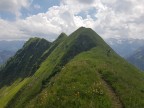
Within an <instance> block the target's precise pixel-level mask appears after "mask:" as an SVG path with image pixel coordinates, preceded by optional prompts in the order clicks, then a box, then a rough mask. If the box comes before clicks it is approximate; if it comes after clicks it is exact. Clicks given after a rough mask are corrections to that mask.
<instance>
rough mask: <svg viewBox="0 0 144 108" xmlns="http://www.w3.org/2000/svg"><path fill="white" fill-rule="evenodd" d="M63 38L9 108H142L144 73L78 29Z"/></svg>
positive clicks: (92, 34) (88, 31) (91, 33)
mask: <svg viewBox="0 0 144 108" xmlns="http://www.w3.org/2000/svg"><path fill="white" fill-rule="evenodd" d="M62 35H64V34H62ZM61 39H62V40H61V41H60V42H58V41H55V42H54V43H55V44H54V43H52V45H51V47H50V48H49V49H48V50H47V51H45V53H44V54H43V55H42V56H41V57H42V58H43V57H44V58H45V60H44V62H42V64H41V65H40V67H39V69H38V70H37V71H36V72H35V73H34V75H32V76H31V77H30V78H29V79H28V80H27V81H26V83H25V85H24V86H23V87H22V88H21V89H20V90H19V91H18V92H17V93H16V95H14V96H13V97H12V99H11V100H10V102H8V104H7V108H46V107H48V108H57V107H59V108H67V107H69V108H79V107H82V108H85V107H86V108H87V107H92V108H93V107H94V108H123V107H125V108H143V106H144V101H143V98H144V85H143V83H144V74H143V73H141V72H140V71H139V70H138V69H136V68H135V67H133V66H132V65H130V64H128V63H127V62H126V61H125V60H124V59H122V58H121V57H120V56H118V55H117V54H116V53H115V52H114V51H113V50H112V49H111V48H110V47H109V46H108V45H107V44H106V43H105V42H104V41H103V40H102V39H101V38H100V37H99V36H98V34H96V33H95V32H94V31H93V30H92V29H90V28H84V27H81V28H79V29H78V30H76V31H75V32H74V33H72V34H71V35H70V36H69V37H66V36H65V35H64V38H61ZM57 42H58V44H56V43H57ZM46 56H47V57H46ZM41 57H40V58H41Z"/></svg>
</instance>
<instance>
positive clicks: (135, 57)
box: [127, 47, 144, 70]
mask: <svg viewBox="0 0 144 108" xmlns="http://www.w3.org/2000/svg"><path fill="white" fill-rule="evenodd" d="M127 60H128V61H129V62H130V63H132V64H133V65H135V66H136V67H138V68H139V69H141V70H144V47H141V48H139V49H138V50H136V51H135V52H134V53H133V54H132V55H131V56H129V57H128V58H127Z"/></svg>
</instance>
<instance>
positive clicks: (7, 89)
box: [0, 33, 67, 108]
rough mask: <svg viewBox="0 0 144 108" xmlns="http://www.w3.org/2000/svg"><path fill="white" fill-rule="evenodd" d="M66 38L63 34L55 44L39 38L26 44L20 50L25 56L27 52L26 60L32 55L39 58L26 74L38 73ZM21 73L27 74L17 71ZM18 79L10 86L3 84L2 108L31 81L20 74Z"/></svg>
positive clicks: (0, 102) (0, 97) (0, 101)
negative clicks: (37, 70) (44, 61)
mask: <svg viewBox="0 0 144 108" xmlns="http://www.w3.org/2000/svg"><path fill="white" fill-rule="evenodd" d="M66 37H67V36H66V34H64V33H62V34H61V35H60V36H59V37H58V39H56V40H55V41H54V42H53V43H49V42H47V41H46V40H44V39H39V38H31V39H30V40H29V41H28V42H26V44H25V45H24V47H23V48H22V49H21V50H20V51H21V53H23V54H24V52H25V54H26V55H27V56H26V57H27V58H25V59H28V57H29V58H31V56H32V55H33V56H37V57H36V58H35V59H34V62H35V63H32V64H30V65H29V66H31V70H29V71H26V72H27V73H31V72H33V73H34V72H35V71H36V69H38V68H39V66H40V64H41V63H42V62H43V60H45V59H46V58H47V56H48V54H50V53H51V52H52V50H53V49H54V47H56V46H57V45H59V44H60V43H61V42H62V41H63V40H64V39H65V38H66ZM33 48H34V49H33ZM32 49H33V50H32ZM31 51H32V52H31ZM39 51H41V52H39ZM18 52H19V51H18ZM18 52H17V53H18ZM37 52H38V53H37ZM18 54H19V53H18ZM19 55H20V54H19ZM45 55H47V56H45ZM17 57H18V56H17V54H16V55H15V56H14V58H17ZM19 58H20V56H19ZM10 61H11V60H10ZM11 62H13V61H11ZM11 65H12V64H10V65H9V67H10V66H11ZM19 65H20V64H19ZM25 65H27V63H26V64H23V66H25ZM7 67H8V65H6V66H5V67H4V68H7ZM3 71H4V70H3ZM4 72H5V73H6V72H7V71H6V70H5V71H4ZM21 72H25V71H19V70H17V73H21ZM5 73H4V74H5ZM16 77H17V79H15V80H14V79H13V81H12V82H13V83H12V82H11V84H9V86H5V85H6V84H7V83H5V82H1V83H2V85H4V87H2V88H1V89H0V92H1V94H0V108H1V107H2V108H3V107H5V106H6V104H7V103H8V102H9V101H10V100H11V99H12V98H13V97H14V96H15V94H16V93H17V92H18V91H19V90H20V89H21V88H22V87H23V86H24V85H25V84H27V82H29V81H30V77H29V75H28V76H27V77H25V78H24V77H23V78H21V76H18V74H17V76H16ZM16 77H12V78H16ZM7 80H9V79H7Z"/></svg>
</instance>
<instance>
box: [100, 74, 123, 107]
mask: <svg viewBox="0 0 144 108" xmlns="http://www.w3.org/2000/svg"><path fill="white" fill-rule="evenodd" d="M97 73H98V75H99V76H100V78H101V83H102V84H103V85H104V87H105V88H106V91H107V93H108V96H109V97H110V99H111V101H112V108H124V106H123V104H122V102H121V101H120V99H119V97H118V96H117V95H116V93H115V91H114V90H113V88H112V87H111V86H110V85H109V84H108V83H107V82H106V81H105V80H104V79H103V78H102V76H101V74H100V73H99V72H97Z"/></svg>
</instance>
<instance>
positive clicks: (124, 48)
mask: <svg viewBox="0 0 144 108" xmlns="http://www.w3.org/2000/svg"><path fill="white" fill-rule="evenodd" d="M105 41H106V42H107V43H108V44H109V45H110V46H111V47H112V48H113V49H114V50H115V51H116V52H117V53H118V54H119V55H121V56H122V57H124V58H127V57H129V56H130V55H132V54H133V53H135V51H136V50H137V49H138V48H140V47H141V46H144V39H132V38H129V39H127V38H109V39H106V40H105Z"/></svg>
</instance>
